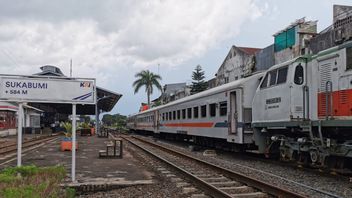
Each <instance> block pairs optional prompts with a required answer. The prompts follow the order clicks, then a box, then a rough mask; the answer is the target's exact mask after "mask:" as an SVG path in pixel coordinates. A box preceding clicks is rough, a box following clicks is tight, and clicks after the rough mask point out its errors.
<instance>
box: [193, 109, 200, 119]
mask: <svg viewBox="0 0 352 198" xmlns="http://www.w3.org/2000/svg"><path fill="white" fill-rule="evenodd" d="M198 113H199V112H198V107H193V118H198Z"/></svg>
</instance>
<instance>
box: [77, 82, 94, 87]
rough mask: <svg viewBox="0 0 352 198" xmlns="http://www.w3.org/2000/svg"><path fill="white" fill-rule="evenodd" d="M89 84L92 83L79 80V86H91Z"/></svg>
mask: <svg viewBox="0 0 352 198" xmlns="http://www.w3.org/2000/svg"><path fill="white" fill-rule="evenodd" d="M91 84H92V83H90V82H81V83H80V87H87V88H88V87H90V86H91Z"/></svg>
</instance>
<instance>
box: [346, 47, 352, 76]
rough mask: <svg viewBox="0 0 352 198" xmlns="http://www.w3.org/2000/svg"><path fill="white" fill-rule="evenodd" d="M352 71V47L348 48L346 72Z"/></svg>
mask: <svg viewBox="0 0 352 198" xmlns="http://www.w3.org/2000/svg"><path fill="white" fill-rule="evenodd" d="M349 69H352V47H349V48H346V70H349Z"/></svg>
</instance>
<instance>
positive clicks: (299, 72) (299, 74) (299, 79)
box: [294, 64, 304, 85]
mask: <svg viewBox="0 0 352 198" xmlns="http://www.w3.org/2000/svg"><path fill="white" fill-rule="evenodd" d="M303 81H304V80H303V67H302V65H301V64H299V65H297V66H296V70H295V77H294V82H295V84H296V85H301V84H303Z"/></svg>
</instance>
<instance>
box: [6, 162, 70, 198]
mask: <svg viewBox="0 0 352 198" xmlns="http://www.w3.org/2000/svg"><path fill="white" fill-rule="evenodd" d="M65 176H66V170H65V168H64V167H63V166H52V167H36V166H34V165H31V166H21V167H14V168H7V169H5V170H3V171H1V172H0V197H4V198H17V197H20V198H44V197H45V198H46V197H52V198H56V197H72V195H71V194H72V193H71V194H69V193H67V191H66V193H65V192H64V193H62V190H61V188H60V186H59V184H60V182H61V181H62V180H63V179H64V178H65ZM65 194H67V196H65ZM73 197H74V194H73Z"/></svg>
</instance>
